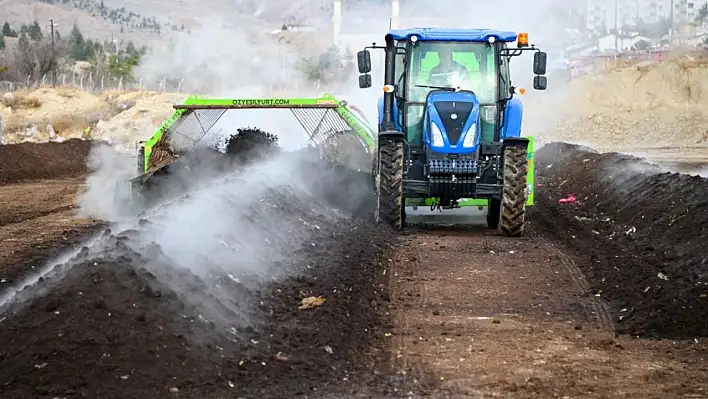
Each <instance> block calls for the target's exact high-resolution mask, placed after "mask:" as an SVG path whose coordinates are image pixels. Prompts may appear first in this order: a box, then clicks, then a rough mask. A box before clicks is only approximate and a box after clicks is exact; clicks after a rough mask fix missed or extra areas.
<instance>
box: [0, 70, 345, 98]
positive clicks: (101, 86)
mask: <svg viewBox="0 0 708 399" xmlns="http://www.w3.org/2000/svg"><path fill="white" fill-rule="evenodd" d="M199 78H202V79H199ZM212 83H213V84H211V85H209V84H206V83H205V79H203V77H197V79H194V80H185V79H184V78H182V79H175V78H168V77H163V78H161V79H159V80H157V81H156V80H154V79H153V80H150V81H148V80H144V79H135V80H126V79H123V78H115V77H111V76H102V75H94V74H92V73H89V74H86V75H80V74H61V75H58V76H57V78H56V87H70V88H75V89H78V90H81V91H86V92H91V93H103V92H106V91H136V90H151V91H164V92H183V91H185V92H189V93H204V92H212V91H214V90H215V89H219V88H223V87H221V85H219V84H218V83H219V82H218V81H216V82H212ZM52 86H54V83H53V82H52V77H51V76H50V75H44V76H42V77H41V79H33V78H32V77H31V76H30V77H28V78H27V79H25V80H24V81H22V82H11V81H0V93H3V92H12V91H18V90H29V91H31V90H36V89H38V88H40V87H52ZM260 86H262V88H266V89H267V90H266V91H267V92H268V93H271V94H274V93H282V92H291V93H300V92H302V91H305V92H316V93H318V92H322V91H323V90H325V91H337V90H339V89H340V87H339V86H341V82H337V83H335V84H332V85H327V84H323V83H322V82H320V81H314V82H302V81H300V79H289V80H288V81H287V82H279V81H275V80H271V81H270V82H263V84H262V85H260Z"/></svg>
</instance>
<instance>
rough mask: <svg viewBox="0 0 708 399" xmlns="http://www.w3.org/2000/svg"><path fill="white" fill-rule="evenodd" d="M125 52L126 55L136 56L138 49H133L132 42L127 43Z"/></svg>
mask: <svg viewBox="0 0 708 399" xmlns="http://www.w3.org/2000/svg"><path fill="white" fill-rule="evenodd" d="M125 52H126V54H128V55H138V49H137V48H135V44H133V42H132V41H131V42H128V44H127V45H126V46H125Z"/></svg>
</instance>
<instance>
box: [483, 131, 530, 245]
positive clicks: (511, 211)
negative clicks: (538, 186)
mask: <svg viewBox="0 0 708 399" xmlns="http://www.w3.org/2000/svg"><path fill="white" fill-rule="evenodd" d="M527 148H528V141H525V140H514V141H513V142H510V143H505V146H504V159H503V162H504V169H503V171H504V174H503V176H504V184H503V189H502V197H501V207H500V208H501V209H500V214H499V226H498V231H499V234H501V235H503V236H506V237H519V236H521V235H522V234H523V232H524V219H525V216H526V200H527V198H528V189H527V177H528V176H527V175H528V162H529V161H528V159H527V156H528V154H527ZM490 208H491V207H490ZM490 210H491V209H490Z"/></svg>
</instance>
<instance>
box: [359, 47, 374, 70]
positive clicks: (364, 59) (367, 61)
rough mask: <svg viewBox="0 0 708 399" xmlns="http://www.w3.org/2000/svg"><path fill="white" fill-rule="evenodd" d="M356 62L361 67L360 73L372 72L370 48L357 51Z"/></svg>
mask: <svg viewBox="0 0 708 399" xmlns="http://www.w3.org/2000/svg"><path fill="white" fill-rule="evenodd" d="M356 63H357V66H358V67H359V73H369V72H371V53H369V50H361V51H359V52H358V53H356Z"/></svg>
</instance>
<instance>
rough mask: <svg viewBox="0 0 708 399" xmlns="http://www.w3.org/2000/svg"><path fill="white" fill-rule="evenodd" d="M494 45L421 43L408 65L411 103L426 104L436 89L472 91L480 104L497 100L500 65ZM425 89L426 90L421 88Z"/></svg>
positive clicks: (414, 48)
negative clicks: (432, 91) (431, 92)
mask: <svg viewBox="0 0 708 399" xmlns="http://www.w3.org/2000/svg"><path fill="white" fill-rule="evenodd" d="M494 59H495V57H494V46H491V45H489V44H488V43H479V42H473V43H469V42H468V43H465V42H436V41H431V42H417V43H415V44H414V45H413V48H412V51H411V55H410V62H409V63H408V68H409V70H408V72H409V73H408V76H410V79H409V82H408V84H409V87H408V101H409V102H424V101H425V97H426V96H427V95H428V93H429V92H430V91H431V90H435V88H433V87H425V86H434V87H453V88H457V87H459V88H460V89H462V90H472V91H473V92H474V93H475V94H476V95H477V97H478V98H479V102H480V103H481V104H482V105H484V104H494V103H495V102H496V100H497V93H498V90H497V66H496V63H495V62H494ZM421 86H423V87H421Z"/></svg>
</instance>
